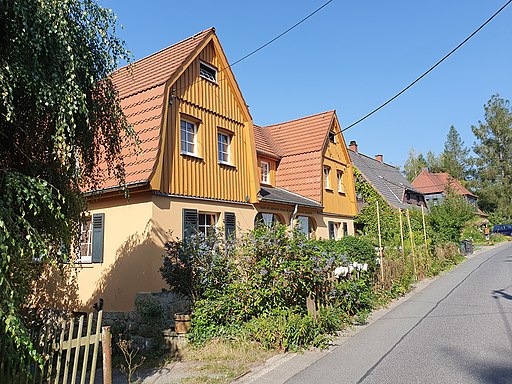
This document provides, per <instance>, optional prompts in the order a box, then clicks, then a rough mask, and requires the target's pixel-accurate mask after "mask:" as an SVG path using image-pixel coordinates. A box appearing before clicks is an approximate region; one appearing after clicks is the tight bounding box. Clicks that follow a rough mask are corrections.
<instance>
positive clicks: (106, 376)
mask: <svg viewBox="0 0 512 384" xmlns="http://www.w3.org/2000/svg"><path fill="white" fill-rule="evenodd" d="M101 346H102V349H103V384H112V336H111V335H110V327H108V326H107V327H103V328H102V329H101Z"/></svg>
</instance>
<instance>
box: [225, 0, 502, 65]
mask: <svg viewBox="0 0 512 384" xmlns="http://www.w3.org/2000/svg"><path fill="white" fill-rule="evenodd" d="M333 1H334V0H329V1H328V2H326V3H325V4H324V5H322V6H321V7H319V8H317V9H315V10H314V11H313V12H311V13H310V14H309V15H307V16H306V17H305V18H303V19H302V20H301V21H299V22H297V23H295V24H294V25H293V26H291V27H290V28H288V29H287V30H286V31H284V32H282V33H281V34H279V35H277V36H276V37H274V38H273V39H272V40H270V41H268V42H267V43H265V44H263V45H262V46H261V47H259V48H256V49H255V50H254V51H251V52H249V53H248V54H247V55H245V56H243V57H242V58H240V59H238V60H236V61H235V62H234V63H231V64H230V65H229V66H228V67H226V68H223V70H224V69H227V68H231V67H233V66H234V65H236V64H238V63H239V62H241V61H243V60H245V59H247V58H248V57H250V56H252V55H254V54H255V53H256V52H258V51H261V50H262V49H263V48H265V47H266V46H268V45H270V44H272V43H273V42H274V41H276V40H277V39H279V38H281V37H283V36H284V35H286V34H287V33H288V32H290V31H291V30H292V29H295V28H296V27H298V26H299V25H301V24H302V23H303V22H305V21H306V20H307V19H309V18H310V17H311V16H313V15H314V14H315V13H317V12H319V11H320V10H322V9H323V8H325V7H326V6H327V5H329V3H332V2H333ZM511 1H512V0H511Z"/></svg>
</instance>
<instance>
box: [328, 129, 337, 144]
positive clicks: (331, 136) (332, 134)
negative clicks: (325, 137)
mask: <svg viewBox="0 0 512 384" xmlns="http://www.w3.org/2000/svg"><path fill="white" fill-rule="evenodd" d="M329 141H330V142H331V143H336V134H335V133H334V132H333V131H329Z"/></svg>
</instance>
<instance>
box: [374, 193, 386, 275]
mask: <svg viewBox="0 0 512 384" xmlns="http://www.w3.org/2000/svg"><path fill="white" fill-rule="evenodd" d="M375 202H376V203H377V230H378V231H379V259H380V281H381V282H384V258H383V252H382V237H381V234H380V212H379V201H378V200H377V201H375Z"/></svg>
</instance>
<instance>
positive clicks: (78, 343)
mask: <svg viewBox="0 0 512 384" xmlns="http://www.w3.org/2000/svg"><path fill="white" fill-rule="evenodd" d="M83 325H84V316H83V315H82V316H80V320H79V322H78V333H77V335H76V347H75V357H74V359H73V373H72V374H71V384H75V382H76V372H77V369H78V359H79V357H80V348H81V346H82V344H81V341H82V328H83Z"/></svg>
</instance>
